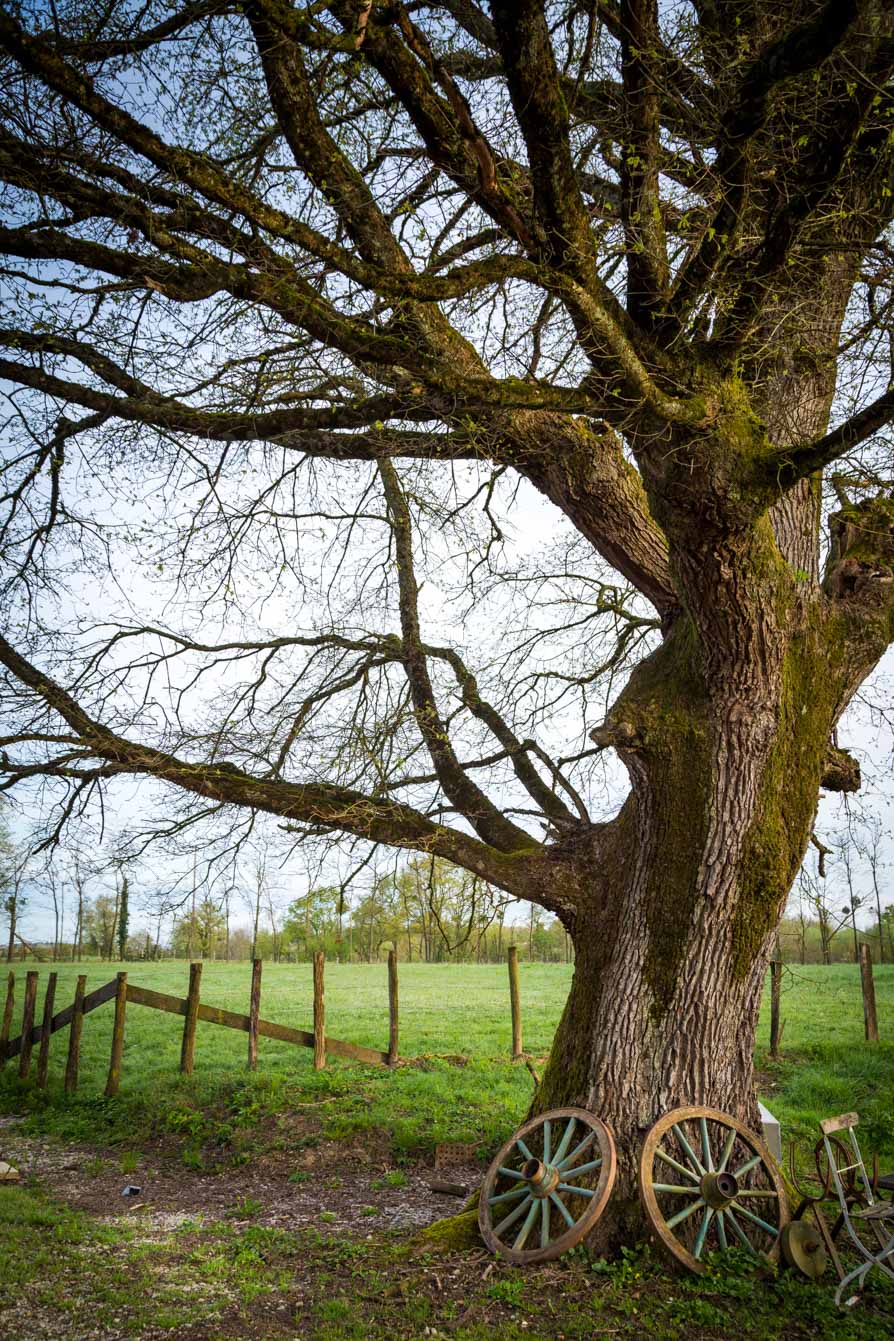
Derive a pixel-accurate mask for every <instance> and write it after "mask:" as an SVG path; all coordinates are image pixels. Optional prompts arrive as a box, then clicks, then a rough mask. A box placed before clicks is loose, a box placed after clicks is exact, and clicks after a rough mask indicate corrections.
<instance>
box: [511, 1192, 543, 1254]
mask: <svg viewBox="0 0 894 1341" xmlns="http://www.w3.org/2000/svg"><path fill="white" fill-rule="evenodd" d="M539 1210H540V1207H539V1206H538V1205H537V1202H536V1201H534V1202H532V1203H531V1209H530V1210H529V1211H528V1216H527V1219H526V1220H525V1223H524V1224H523V1225H522V1227H521V1229H520V1230H519V1231H518V1233H517V1234H516V1236H515V1242H514V1243H513V1245H512V1246H513V1248H515V1249H519V1248H523V1247H524V1246H525V1240H526V1239H527V1237H528V1235H529V1234H530V1232H531V1230H532V1229H533V1228H534V1221H535V1220H536V1219H537V1215H538V1212H539Z"/></svg>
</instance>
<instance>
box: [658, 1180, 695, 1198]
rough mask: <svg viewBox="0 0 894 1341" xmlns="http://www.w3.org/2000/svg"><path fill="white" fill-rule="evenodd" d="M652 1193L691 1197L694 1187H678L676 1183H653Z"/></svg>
mask: <svg viewBox="0 0 894 1341" xmlns="http://www.w3.org/2000/svg"><path fill="white" fill-rule="evenodd" d="M652 1191H653V1192H673V1193H674V1195H675V1196H682V1197H691V1196H692V1194H693V1192H694V1191H695V1188H694V1187H678V1186H677V1184H676V1183H653V1184H652Z"/></svg>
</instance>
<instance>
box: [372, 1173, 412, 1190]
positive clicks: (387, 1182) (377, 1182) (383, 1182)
mask: <svg viewBox="0 0 894 1341" xmlns="http://www.w3.org/2000/svg"><path fill="white" fill-rule="evenodd" d="M406 1185H407V1175H406V1174H405V1173H404V1172H403V1171H402V1170H401V1169H391V1170H390V1171H389V1172H388V1173H384V1174H382V1177H381V1178H374V1179H373V1182H372V1186H373V1187H374V1188H375V1190H376V1191H377V1192H381V1190H382V1188H384V1187H406Z"/></svg>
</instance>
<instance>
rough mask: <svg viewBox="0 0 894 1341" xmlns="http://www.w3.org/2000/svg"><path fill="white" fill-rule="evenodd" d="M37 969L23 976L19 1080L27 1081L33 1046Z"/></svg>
mask: <svg viewBox="0 0 894 1341" xmlns="http://www.w3.org/2000/svg"><path fill="white" fill-rule="evenodd" d="M37 978H38V973H37V969H30V970H29V971H28V972H27V973H26V974H25V1002H24V1006H23V1009H22V1050H21V1052H20V1053H19V1079H20V1080H27V1079H28V1072H29V1071H30V1070H31V1049H32V1048H33V1046H34V1007H35V1005H36V1003H37Z"/></svg>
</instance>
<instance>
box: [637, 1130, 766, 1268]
mask: <svg viewBox="0 0 894 1341" xmlns="http://www.w3.org/2000/svg"><path fill="white" fill-rule="evenodd" d="M721 1175H723V1176H722V1177H721ZM639 1186H640V1195H641V1196H642V1200H643V1205H644V1207H645V1210H646V1215H647V1216H648V1218H649V1221H650V1222H651V1225H652V1228H653V1230H654V1231H655V1233H656V1234H657V1236H658V1238H660V1239H661V1242H662V1243H663V1244H664V1246H665V1247H666V1248H667V1249H668V1251H669V1252H670V1253H671V1254H672V1255H673V1256H674V1257H675V1258H676V1260H677V1261H678V1262H681V1263H682V1264H683V1265H684V1266H686V1267H688V1268H689V1270H690V1271H697V1272H701V1271H704V1269H705V1258H706V1257H707V1256H708V1254H709V1253H711V1252H717V1251H721V1252H723V1251H726V1250H727V1249H728V1248H745V1249H747V1250H748V1251H749V1252H753V1253H755V1254H757V1255H759V1256H764V1257H768V1258H771V1259H775V1258H776V1257H777V1256H778V1255H779V1246H780V1245H779V1239H780V1235H781V1232H782V1230H783V1228H784V1227H785V1225H786V1224H787V1223H788V1219H789V1209H788V1199H787V1197H786V1192H785V1184H784V1183H783V1180H782V1174H781V1172H780V1170H779V1167H778V1165H777V1164H776V1161H775V1160H774V1158H773V1156H772V1155H771V1154H770V1152H769V1150H768V1149H767V1147H766V1146H765V1145H764V1143H763V1141H761V1140H759V1139H758V1137H757V1136H755V1135H754V1133H753V1132H751V1131H749V1130H748V1128H747V1127H746V1126H745V1125H744V1123H742V1122H739V1121H738V1119H737V1118H734V1117H731V1116H730V1115H729V1114H728V1113H721V1112H720V1111H719V1110H718V1109H716V1108H675V1109H674V1110H673V1112H670V1113H665V1115H664V1117H661V1118H659V1119H658V1121H657V1122H656V1123H655V1124H654V1126H653V1127H652V1128H651V1129H650V1131H649V1132H648V1134H647V1135H646V1139H645V1142H644V1143H643V1150H642V1155H641V1157H640V1165H639Z"/></svg>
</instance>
